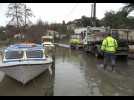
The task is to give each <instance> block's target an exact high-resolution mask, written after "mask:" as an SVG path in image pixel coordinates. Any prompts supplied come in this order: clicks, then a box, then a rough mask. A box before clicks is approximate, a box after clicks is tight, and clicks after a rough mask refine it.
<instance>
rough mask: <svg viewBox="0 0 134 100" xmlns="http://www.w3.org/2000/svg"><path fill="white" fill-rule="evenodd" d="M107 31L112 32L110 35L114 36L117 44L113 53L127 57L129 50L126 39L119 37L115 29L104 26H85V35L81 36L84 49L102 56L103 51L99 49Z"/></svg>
mask: <svg viewBox="0 0 134 100" xmlns="http://www.w3.org/2000/svg"><path fill="white" fill-rule="evenodd" d="M108 32H110V33H111V34H112V33H113V32H114V34H112V35H113V36H114V37H115V38H116V40H117V42H118V45H119V47H118V49H117V53H116V54H115V55H117V56H124V57H127V56H128V51H129V47H128V41H127V40H125V39H123V38H121V37H120V34H119V33H118V32H117V31H116V32H115V31H114V30H111V29H109V28H106V27H90V26H88V27H87V30H86V35H85V37H84V38H83V46H84V51H86V52H90V53H92V54H94V55H95V56H96V57H100V56H103V52H102V51H101V44H102V41H103V39H104V38H105V37H106V34H107V33H108Z"/></svg>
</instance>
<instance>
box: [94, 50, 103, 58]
mask: <svg viewBox="0 0 134 100" xmlns="http://www.w3.org/2000/svg"><path fill="white" fill-rule="evenodd" d="M94 55H95V57H96V58H100V57H101V54H100V53H99V52H98V50H97V49H95V52H94Z"/></svg>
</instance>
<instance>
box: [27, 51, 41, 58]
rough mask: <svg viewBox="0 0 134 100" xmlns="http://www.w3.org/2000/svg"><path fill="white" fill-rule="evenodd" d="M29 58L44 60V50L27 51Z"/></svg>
mask: <svg viewBox="0 0 134 100" xmlns="http://www.w3.org/2000/svg"><path fill="white" fill-rule="evenodd" d="M26 55H27V58H43V51H42V50H35V51H26Z"/></svg>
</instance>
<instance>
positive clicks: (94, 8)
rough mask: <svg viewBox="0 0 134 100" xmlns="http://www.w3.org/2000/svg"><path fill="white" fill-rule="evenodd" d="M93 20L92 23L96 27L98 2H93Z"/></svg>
mask: <svg viewBox="0 0 134 100" xmlns="http://www.w3.org/2000/svg"><path fill="white" fill-rule="evenodd" d="M91 20H92V25H93V26H94V27H95V26H96V3H93V4H92V5H91Z"/></svg>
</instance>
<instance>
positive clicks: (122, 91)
mask: <svg viewBox="0 0 134 100" xmlns="http://www.w3.org/2000/svg"><path fill="white" fill-rule="evenodd" d="M101 64H102V60H98V59H96V58H95V57H94V56H92V55H89V54H86V53H83V52H82V51H75V50H70V49H68V48H61V47H56V53H55V68H53V74H52V75H50V74H49V71H45V72H44V73H43V74H41V75H40V76H39V77H37V78H35V79H34V80H33V81H31V82H29V83H28V84H26V85H24V86H23V85H22V84H21V83H19V82H17V81H15V80H13V79H11V78H10V77H8V76H5V77H4V78H3V80H2V81H1V82H0V95H1V96H16V95H17V96H103V95H104V96H122V95H125V96H129V95H130V96H131V95H134V60H129V61H128V62H124V63H123V62H121V61H119V62H118V64H117V67H116V71H115V72H111V71H110V67H108V68H107V70H106V71H104V70H103V68H102V66H101Z"/></svg>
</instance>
